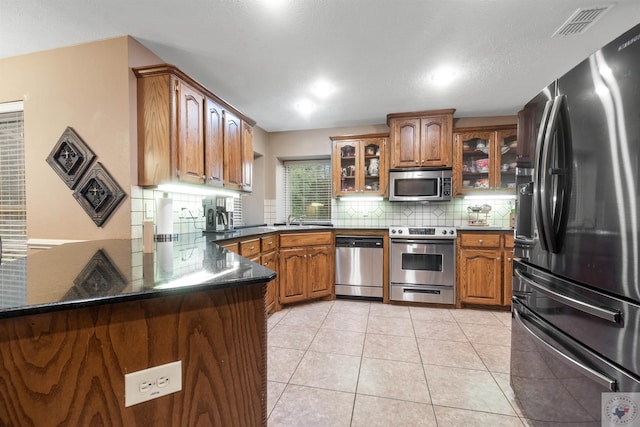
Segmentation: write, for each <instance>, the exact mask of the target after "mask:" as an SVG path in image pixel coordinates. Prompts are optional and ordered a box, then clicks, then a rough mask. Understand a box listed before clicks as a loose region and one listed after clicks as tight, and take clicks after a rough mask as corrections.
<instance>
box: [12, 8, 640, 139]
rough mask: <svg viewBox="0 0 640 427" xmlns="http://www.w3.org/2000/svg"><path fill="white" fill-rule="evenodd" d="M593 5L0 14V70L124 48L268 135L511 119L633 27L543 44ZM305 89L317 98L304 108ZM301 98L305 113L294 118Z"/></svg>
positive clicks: (614, 14) (609, 23)
mask: <svg viewBox="0 0 640 427" xmlns="http://www.w3.org/2000/svg"><path fill="white" fill-rule="evenodd" d="M271 1H272V2H273V1H275V0H271ZM598 1H600V0H279V2H280V3H281V4H280V7H278V8H275V7H270V6H269V5H268V4H267V3H268V0H102V1H100V0H57V1H42V0H0V58H4V57H10V56H15V55H21V54H26V53H31V52H35V51H40V50H46V49H52V48H57V47H62V46H69V45H74V44H79V43H84V42H89V41H94V40H99V39H104V38H110V37H116V36H121V35H126V34H128V35H131V36H133V37H134V38H136V39H137V40H138V41H140V42H141V43H142V44H144V45H145V46H146V47H147V48H149V49H151V50H152V51H153V52H155V53H156V54H157V55H158V56H160V57H161V58H162V59H163V60H164V61H165V62H168V63H171V64H174V65H176V66H178V67H179V68H181V69H182V70H183V71H185V72H186V73H187V74H189V75H191V76H192V77H194V78H195V79H196V80H198V81H200V82H201V83H202V84H204V85H205V86H206V87H208V88H209V89H211V90H212V91H213V92H214V93H216V94H217V95H219V96H220V97H222V98H223V99H225V100H226V101H228V102H229V103H231V104H232V105H234V106H235V107H237V108H238V109H239V110H241V111H242V112H243V113H245V114H246V115H248V116H249V117H251V118H253V119H254V120H256V121H257V122H258V126H260V127H262V128H263V129H265V130H266V131H269V132H273V131H285V130H297V129H315V128H326V127H341V126H354V125H365V124H379V123H384V122H385V120H386V115H387V113H391V112H403V111H419V110H430V109H440V108H456V109H457V111H456V114H455V115H456V117H473V116H488V115H510V114H515V113H516V112H517V111H518V110H519V109H520V107H521V106H522V105H523V104H524V103H525V102H526V101H528V100H529V99H530V98H531V97H533V95H535V94H536V93H537V92H538V91H539V90H540V89H541V88H543V87H544V86H546V85H547V84H548V83H549V82H550V81H551V80H553V79H554V78H555V77H558V76H560V75H561V74H563V73H565V72H566V71H567V70H569V69H570V68H571V67H573V66H574V65H575V64H577V63H578V62H580V61H581V60H582V59H584V58H585V57H586V56H587V55H589V54H590V53H592V52H593V51H595V50H596V49H598V48H599V47H601V46H602V45H603V44H605V43H607V42H609V41H610V40H612V39H613V38H615V37H617V36H618V35H620V34H621V33H623V32H624V31H626V30H628V29H630V28H631V27H633V26H634V25H636V24H638V23H639V22H640V1H638V0H616V5H615V7H613V8H612V9H611V10H610V11H609V12H607V13H606V14H605V15H604V16H603V17H602V19H600V20H599V21H598V22H596V23H595V24H594V25H593V26H592V27H591V28H590V29H589V30H588V31H587V32H586V33H584V34H582V35H577V36H569V37H564V38H551V35H552V34H553V33H554V32H555V30H556V29H557V28H558V27H560V26H561V25H562V24H563V23H564V22H565V20H566V19H567V18H568V17H569V16H570V15H571V14H572V13H573V12H574V11H575V10H576V9H577V8H579V7H588V6H594V5H599V4H602V3H604V2H605V1H607V0H604V1H603V2H602V3H598ZM608 3H611V2H608ZM443 65H446V66H450V67H454V68H456V69H457V72H456V80H455V81H454V82H453V83H451V84H450V85H449V86H447V87H445V88H438V87H435V86H434V85H433V82H432V81H431V80H430V77H429V76H430V75H431V73H432V72H434V70H436V69H437V68H438V67H440V66H443ZM318 79H326V80H329V81H331V82H332V83H333V84H334V86H335V91H334V93H333V94H332V96H331V97H330V98H328V99H325V100H319V99H316V98H314V97H313V95H312V94H311V92H310V87H311V85H312V84H313V83H314V82H315V81H316V80H318ZM303 98H307V99H309V100H312V101H313V102H314V103H315V104H316V110H315V111H314V112H312V113H311V114H310V115H308V116H306V117H305V116H302V115H300V114H299V113H298V112H297V111H296V110H295V108H294V104H295V103H296V102H297V101H298V100H300V99H303Z"/></svg>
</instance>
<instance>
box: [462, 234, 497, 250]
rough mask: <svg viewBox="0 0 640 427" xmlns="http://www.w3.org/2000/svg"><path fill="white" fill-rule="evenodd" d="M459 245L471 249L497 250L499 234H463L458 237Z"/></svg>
mask: <svg viewBox="0 0 640 427" xmlns="http://www.w3.org/2000/svg"><path fill="white" fill-rule="evenodd" d="M460 244H461V245H462V246H463V247H472V248H499V247H500V235H499V234H483V233H468V234H467V233H465V234H461V235H460Z"/></svg>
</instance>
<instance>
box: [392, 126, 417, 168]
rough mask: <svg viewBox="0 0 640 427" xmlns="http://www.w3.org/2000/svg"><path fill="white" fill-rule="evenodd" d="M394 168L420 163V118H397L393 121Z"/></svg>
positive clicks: (414, 165)
mask: <svg viewBox="0 0 640 427" xmlns="http://www.w3.org/2000/svg"><path fill="white" fill-rule="evenodd" d="M393 135H394V143H393V156H392V159H391V167H392V168H402V167H416V166H419V164H420V119H404V120H401V119H397V120H395V121H394V123H393Z"/></svg>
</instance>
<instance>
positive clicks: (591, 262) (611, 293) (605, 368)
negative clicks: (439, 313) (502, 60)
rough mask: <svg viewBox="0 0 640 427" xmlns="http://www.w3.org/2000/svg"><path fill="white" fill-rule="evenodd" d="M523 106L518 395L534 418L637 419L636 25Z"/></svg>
mask: <svg viewBox="0 0 640 427" xmlns="http://www.w3.org/2000/svg"><path fill="white" fill-rule="evenodd" d="M520 116H521V120H522V121H521V122H520V123H519V125H520V126H521V128H520V129H519V130H520V131H521V132H520V135H521V136H519V139H520V140H519V144H524V145H523V147H524V148H525V150H524V152H525V153H526V152H529V153H530V155H529V156H521V159H522V161H521V162H520V164H518V168H517V170H516V186H517V194H518V199H517V207H518V210H517V217H516V230H515V237H516V238H515V252H516V261H515V263H514V277H513V298H512V303H513V305H512V306H513V324H512V342H511V385H512V388H513V390H514V392H515V395H516V399H517V400H518V403H519V404H520V407H521V408H522V410H523V415H524V416H525V418H527V419H528V420H529V423H530V425H532V426H564V425H566V426H598V427H600V426H601V425H623V424H626V425H640V413H639V408H638V401H637V400H636V401H634V400H629V398H628V397H629V396H626V395H624V394H620V393H623V392H633V393H635V392H640V270H639V263H640V230H639V228H640V221H639V219H638V217H639V216H640V25H638V26H636V27H635V28H633V29H631V30H629V31H628V32H626V33H625V34H623V35H622V36H620V37H619V38H617V39H616V40H614V41H613V42H611V43H610V44H608V45H607V46H605V47H603V48H602V49H600V50H599V51H597V52H596V53H594V54H593V55H591V56H590V57H589V58H587V59H586V60H585V61H583V62H582V63H580V64H578V65H577V66H576V67H575V68H573V69H572V70H571V71H569V72H568V73H567V74H565V75H564V76H562V77H560V78H559V79H558V80H556V81H555V82H554V83H552V84H551V85H549V86H548V87H547V88H545V89H544V90H543V91H541V92H540V94H538V95H537V96H536V97H535V98H533V99H532V100H531V101H530V102H529V103H528V104H527V105H526V106H525V107H524V109H523V110H522V111H521V114H520ZM613 392H616V393H618V394H615V395H613V394H609V393H613ZM603 393H607V394H603ZM622 397H624V398H622ZM632 397H633V396H632ZM625 399H627V400H625ZM634 411H635V412H634ZM632 417H636V418H634V420H633V421H634V422H637V423H638V424H630V423H631V421H630V420H631V418H632ZM602 422H604V424H602ZM607 423H609V424H607Z"/></svg>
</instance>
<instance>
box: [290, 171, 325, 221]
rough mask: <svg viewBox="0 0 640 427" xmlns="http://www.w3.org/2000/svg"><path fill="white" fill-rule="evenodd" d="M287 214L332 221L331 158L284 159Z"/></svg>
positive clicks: (310, 219) (314, 219)
mask: <svg viewBox="0 0 640 427" xmlns="http://www.w3.org/2000/svg"><path fill="white" fill-rule="evenodd" d="M284 204H285V216H286V217H288V216H289V215H293V216H294V217H295V218H296V219H300V218H301V219H302V220H304V221H305V222H327V223H328V222H331V160H330V159H323V160H304V161H302V160H301V161H287V162H284Z"/></svg>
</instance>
